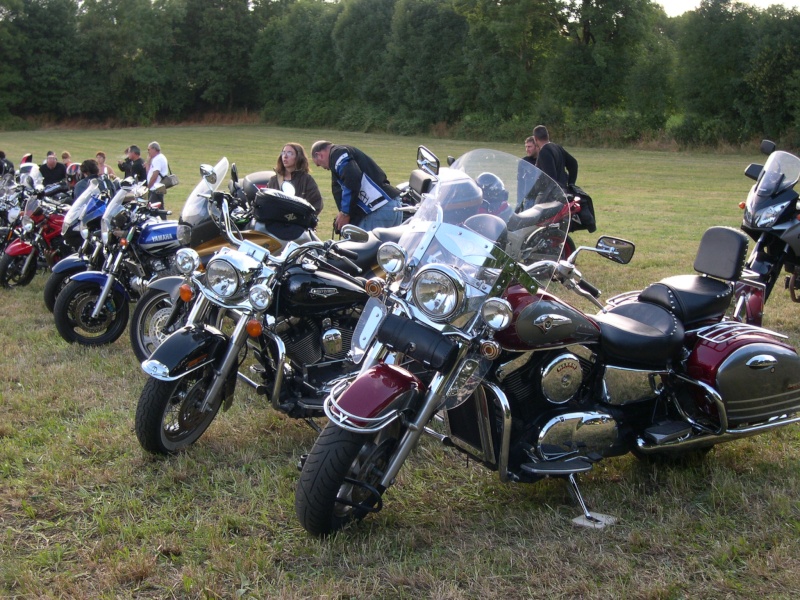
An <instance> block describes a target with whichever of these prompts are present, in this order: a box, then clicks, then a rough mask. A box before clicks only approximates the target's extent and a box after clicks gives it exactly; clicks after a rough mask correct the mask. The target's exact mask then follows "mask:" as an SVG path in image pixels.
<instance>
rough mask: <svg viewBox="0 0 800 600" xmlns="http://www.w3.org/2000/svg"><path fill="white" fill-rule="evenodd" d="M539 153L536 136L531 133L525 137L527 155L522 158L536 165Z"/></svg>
mask: <svg viewBox="0 0 800 600" xmlns="http://www.w3.org/2000/svg"><path fill="white" fill-rule="evenodd" d="M538 155H539V148H537V147H536V138H535V137H533V136H532V135H529V136H528V137H526V138H525V156H523V157H522V160H524V161H525V162H529V163H531V164H532V165H533V166H536V158H537V157H538Z"/></svg>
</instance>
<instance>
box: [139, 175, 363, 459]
mask: <svg viewBox="0 0 800 600" xmlns="http://www.w3.org/2000/svg"><path fill="white" fill-rule="evenodd" d="M204 169H205V167H204ZM230 200H231V196H230V195H228V194H224V193H222V192H217V193H215V194H214V202H215V204H216V205H217V206H219V207H220V211H221V214H222V217H223V218H222V221H223V224H224V225H225V230H226V232H227V235H228V237H229V239H230V242H231V244H232V245H233V246H234V247H235V249H232V248H230V247H227V248H223V249H221V250H220V251H219V252H218V253H217V254H215V255H214V257H213V258H212V259H211V260H210V261H209V263H208V265H207V267H206V269H205V273H199V272H198V271H197V268H198V266H199V264H200V258H199V256H198V254H197V252H196V251H194V250H192V249H188V248H186V249H181V250H180V251H179V252H178V255H179V256H178V265H179V267H180V268H181V270H182V271H183V272H184V273H185V274H187V276H188V278H189V283H187V284H186V285H184V286H182V287H183V289H182V294H184V299H185V301H186V302H187V304H189V305H191V311H190V313H189V315H188V319H187V323H186V325H184V326H183V327H181V328H180V329H178V330H177V331H175V332H174V333H172V334H171V335H170V336H169V337H167V338H166V339H165V340H164V341H163V342H162V343H161V344H160V345H159V346H158V347H157V348H156V349H155V350H154V352H153V353H152V355H151V356H150V358H149V359H148V360H146V361H144V362H143V363H142V370H143V371H144V372H145V373H146V374H147V375H149V379H148V381H147V383H146V384H145V386H144V388H143V389H142V393H141V395H140V397H139V402H138V405H137V408H136V436H137V438H138V440H139V443H140V444H141V445H142V447H143V448H144V449H145V450H147V451H148V452H152V453H158V454H172V453H175V452H178V451H180V450H182V449H184V448H186V447H188V446H189V445H191V444H193V443H194V442H195V441H196V440H197V439H199V438H200V436H202V435H203V433H204V432H205V431H206V429H207V428H208V427H209V425H210V424H211V422H212V421H213V420H214V418H215V416H216V415H217V413H218V411H219V410H220V408H222V409H223V411H224V410H227V409H228V408H229V407H230V406H231V403H232V402H233V397H234V392H235V390H236V383H237V379H241V380H242V381H243V382H244V383H245V384H248V385H250V386H251V387H252V388H254V389H255V390H256V393H257V394H259V395H266V396H267V397H268V398H269V402H270V403H271V405H272V407H273V408H275V409H276V410H278V411H281V412H283V413H284V414H286V415H287V416H289V417H292V418H303V419H306V421H307V422H308V423H309V424H310V425H311V426H312V427H315V428H316V429H318V427H317V426H316V423H315V422H314V420H313V419H314V418H315V417H320V416H322V414H323V413H322V403H323V400H324V398H325V396H326V395H327V393H328V391H329V390H330V388H331V385H332V384H333V383H335V382H336V381H339V380H341V379H342V378H346V377H347V376H348V375H349V374H350V372H351V371H352V370H353V368H354V365H353V364H352V363H351V362H350V361H348V360H347V359H346V354H347V350H348V348H349V344H350V340H351V337H352V334H353V329H354V327H355V325H356V323H357V321H358V318H359V316H360V314H361V308H362V307H363V305H364V302H365V301H366V298H367V296H366V293H365V291H364V288H363V281H361V280H359V279H356V278H354V277H352V276H350V275H348V274H347V273H345V272H343V271H341V270H339V269H337V268H336V267H334V266H333V265H331V264H330V262H329V261H328V258H330V257H338V258H339V260H349V259H348V258H347V257H345V256H344V254H349V253H348V252H346V251H344V250H342V249H341V247H340V246H341V242H332V241H330V242H321V241H310V242H306V243H305V244H302V245H298V244H297V243H295V242H290V243H289V244H287V246H286V247H285V248H284V250H283V252H282V253H281V254H280V255H271V254H270V252H269V250H267V249H266V248H264V247H263V246H260V245H258V244H255V243H253V242H252V241H250V240H248V239H246V238H244V237H242V236H241V235H238V234H235V233H234V231H233V229H232V228H231V226H230V215H229V206H228V205H229V202H230ZM192 296H193V298H192ZM223 321H225V322H224V323H223ZM248 353H252V357H253V361H254V364H253V366H252V369H250V372H248V373H244V372H240V371H239V368H240V365H242V364H244V363H245V361H246V356H247V354H248ZM251 377H256V378H257V380H254V379H251Z"/></svg>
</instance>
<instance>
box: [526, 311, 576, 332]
mask: <svg viewBox="0 0 800 600" xmlns="http://www.w3.org/2000/svg"><path fill="white" fill-rule="evenodd" d="M533 324H534V325H536V326H537V327H538V328H539V329H541V330H542V333H548V332H549V331H550V330H551V329H553V328H554V327H563V326H564V325H571V324H572V319H569V318H567V317H564V316H562V315H542V316H540V317H537V318H536V319H535V320H534V321H533Z"/></svg>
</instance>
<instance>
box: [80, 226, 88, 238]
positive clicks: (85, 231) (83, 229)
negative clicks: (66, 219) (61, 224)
mask: <svg viewBox="0 0 800 600" xmlns="http://www.w3.org/2000/svg"><path fill="white" fill-rule="evenodd" d="M81 237H82V238H83V239H85V240H88V239H89V228H88V227H87V226H86V225H81Z"/></svg>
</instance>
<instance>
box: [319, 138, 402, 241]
mask: <svg viewBox="0 0 800 600" xmlns="http://www.w3.org/2000/svg"><path fill="white" fill-rule="evenodd" d="M311 159H312V160H313V161H314V164H315V165H317V166H318V167H322V168H323V169H326V170H328V171H330V172H331V189H332V192H333V199H334V200H335V201H336V206H337V208H338V209H339V214H338V215H336V221H335V222H334V227H335V228H336V230H337V231H339V230H341V228H342V226H343V225H346V224H347V223H352V224H353V225H358V226H359V227H361V228H362V229H366V230H367V231H370V230H372V229H375V228H376V227H394V226H396V225H400V223H401V222H402V220H403V217H402V214H401V213H399V212H396V211H395V210H394V209H395V208H399V207H400V199H399V197H400V192H399V190H398V189H397V188H395V187H394V186H392V184H391V183H389V179H388V178H387V177H386V173H384V172H383V169H381V168H380V167H379V166H378V165H377V164H376V163H375V161H374V160H372V159H371V158H370V157H369V156H367V155H366V154H364V153H363V152H362V151H361V150H359V149H358V148H354V147H353V146H340V145H337V144H333V143H332V142H328V141H325V140H320V141H318V142H314V145H313V146H311Z"/></svg>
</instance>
